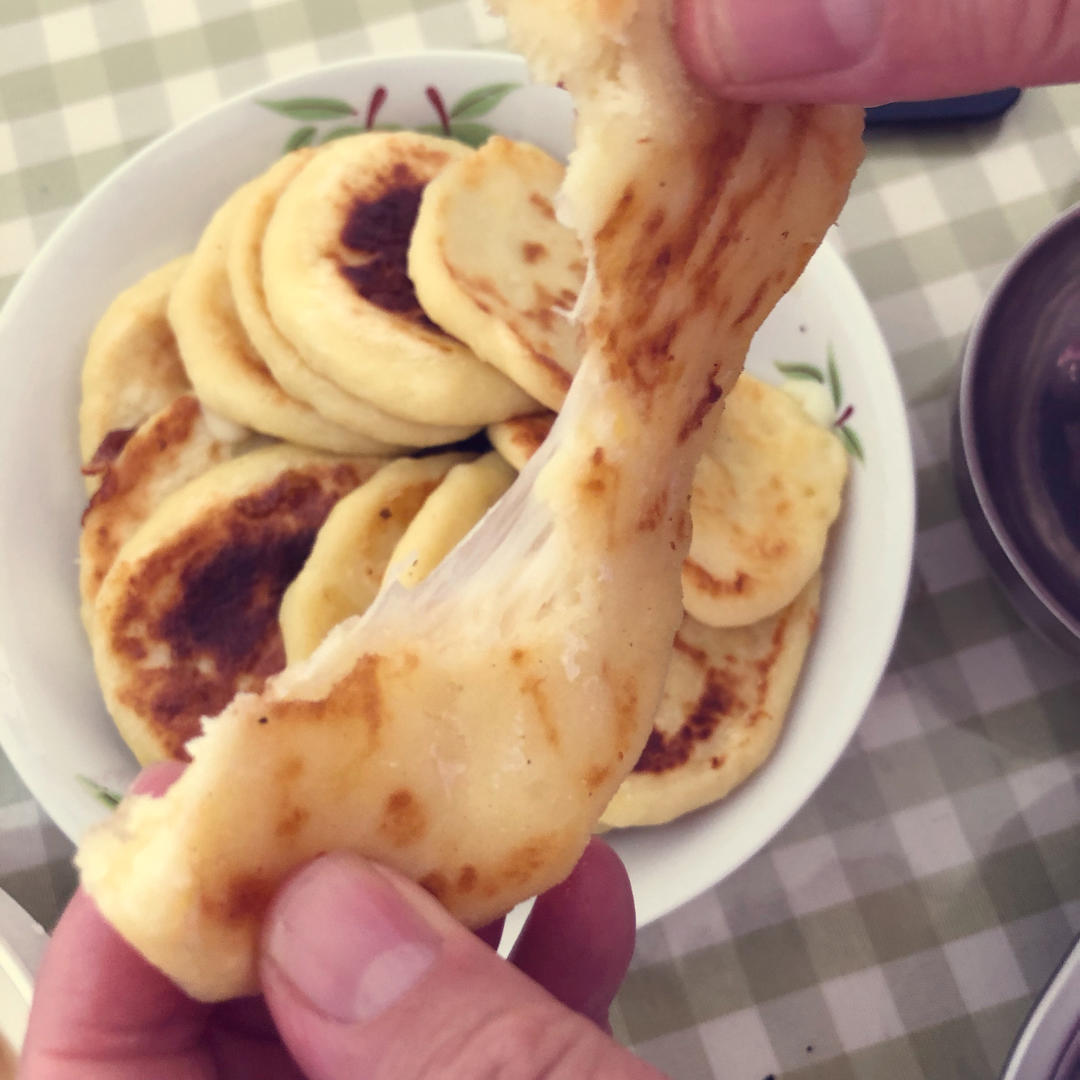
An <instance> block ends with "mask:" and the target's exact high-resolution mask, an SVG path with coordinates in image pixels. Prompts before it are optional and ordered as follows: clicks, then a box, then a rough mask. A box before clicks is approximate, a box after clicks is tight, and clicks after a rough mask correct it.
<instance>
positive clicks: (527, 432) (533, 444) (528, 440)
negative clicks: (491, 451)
mask: <svg viewBox="0 0 1080 1080" xmlns="http://www.w3.org/2000/svg"><path fill="white" fill-rule="evenodd" d="M554 423H555V414H554V413H550V412H545V413H534V414H533V415H532V416H514V417H512V418H511V419H509V420H502V421H500V422H499V423H497V424H489V425H488V429H487V437H488V438H489V439H490V440H491V445H492V446H493V447H495V449H496V450H497V451H498V452H499V454H501V455H502V458H503V460H504V461H506V462H507V463H508V464H509V465H512V466H513V467H514V468H515V469H517V470H518V472H521V470H522V469H524V468H525V462H527V461H528V460H529V458H531V457H532V456H533V454H535V453H536V451H537V450H539V449H540V446H541V444H542V443H543V441H544V440H545V439H546V438H547V437H548V432H549V431H551V425H552V424H554Z"/></svg>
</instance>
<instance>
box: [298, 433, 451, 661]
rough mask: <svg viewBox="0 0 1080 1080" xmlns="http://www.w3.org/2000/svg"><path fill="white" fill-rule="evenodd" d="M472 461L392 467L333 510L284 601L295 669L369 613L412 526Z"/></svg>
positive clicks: (405, 462)
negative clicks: (450, 476)
mask: <svg viewBox="0 0 1080 1080" xmlns="http://www.w3.org/2000/svg"><path fill="white" fill-rule="evenodd" d="M467 460H468V457H467V455H464V454H453V453H450V454H436V455H433V456H431V457H423V458H401V459H400V460H398V461H393V462H390V464H388V465H384V466H383V467H382V468H381V469H380V470H379V471H378V472H377V473H375V475H374V476H372V477H371V478H370V479H369V480H367V481H365V482H364V483H363V484H361V485H360V486H359V487H358V488H357V489H356V490H355V491H353V492H351V493H350V494H349V495H346V496H345V498H343V499H342V500H341V501H340V502H339V503H338V504H337V505H336V506H335V507H334V508H333V510H331V511H330V515H329V516H328V517H327V519H326V521H325V523H324V524H323V526H322V528H320V529H319V534H318V536H317V537H316V538H315V546H314V547H313V548H312V550H311V554H310V555H309V556H308V559H307V561H306V562H305V563H304V568H303V569H302V570H301V571H300V573H299V574H298V575H297V577H296V580H295V581H293V583H292V584H291V585H290V586H289V587H288V589H287V590H286V592H285V595H284V597H283V598H282V601H281V616H280V621H281V633H282V637H283V639H284V642H285V656H286V658H287V659H288V661H289V663H294V662H296V661H297V660H303V659H306V658H307V657H308V656H310V655H311V654H312V653H313V652H314V651H315V650H316V649H317V648H318V646H319V645H320V644H321V643H322V641H323V639H324V638H325V637H326V635H327V634H328V633H329V632H330V631H331V630H332V629H333V628H334V627H335V626H337V625H338V624H339V623H341V622H344V621H345V619H347V618H349V617H350V616H352V615H362V614H363V613H364V612H365V611H367V609H368V607H369V606H370V605H371V602H372V601H373V600H374V599H375V597H376V595H377V594H378V592H379V589H380V588H381V586H382V580H383V575H384V574H385V572H386V568H387V566H388V565H389V563H390V559H391V556H392V555H393V553H394V551H395V549H396V547H397V544H398V541H399V540H400V539H401V537H402V535H403V534H404V533H405V532H406V530H407V529H408V527H409V523H410V522H411V521H412V520H413V518H414V517H415V516H416V514H417V512H418V511H419V510H420V508H421V507H422V506H423V505H424V502H425V500H426V499H428V497H429V496H430V495H431V492H432V491H434V490H435V489H436V488H437V487H438V485H439V484H440V482H441V481H442V480H443V477H445V476H446V474H447V472H448V471H449V470H451V469H452V468H453V467H454V466H455V465H457V464H458V463H459V462H462V461H467Z"/></svg>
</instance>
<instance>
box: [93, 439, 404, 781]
mask: <svg viewBox="0 0 1080 1080" xmlns="http://www.w3.org/2000/svg"><path fill="white" fill-rule="evenodd" d="M381 464H383V462H382V461H381V460H380V459H377V458H340V457H331V456H328V455H323V454H319V453H317V452H315V451H311V450H302V449H299V448H297V447H291V446H274V447H268V448H265V449H261V450H254V451H252V452H251V453H249V454H245V455H243V456H241V457H239V458H236V459H234V460H233V461H228V462H225V463H223V464H220V465H216V466H215V467H214V468H212V469H210V470H209V471H208V472H206V473H204V474H203V475H202V476H200V477H198V478H197V479H195V480H192V481H191V482H190V483H189V484H187V485H185V486H184V487H182V488H181V489H180V490H178V491H175V492H173V494H171V495H170V496H168V498H166V499H164V500H163V501H162V502H161V503H160V505H159V506H158V507H157V509H156V510H155V511H154V513H153V514H152V515H151V516H150V517H149V518H148V519H147V520H146V521H145V522H144V523H143V525H142V526H141V527H140V528H139V529H138V530H137V531H136V532H135V534H134V535H133V536H132V537H131V539H129V540H128V542H127V543H126V544H125V545H124V546H123V548H121V550H120V552H119V554H118V555H117V557H116V560H115V561H114V563H113V565H112V568H111V569H110V570H109V572H108V574H107V575H106V576H105V580H104V581H103V582H102V584H101V588H100V590H99V591H98V598H97V605H96V607H95V611H94V618H93V621H92V625H91V641H92V644H93V648H94V664H95V667H96V669H97V674H98V679H99V682H100V684H101V688H102V692H103V693H104V696H105V702H106V705H107V706H108V708H109V711H110V713H111V714H112V716H113V719H114V720H115V721H116V725H117V727H118V728H119V730H120V734H121V735H122V736H123V738H124V740H125V741H126V742H127V744H128V746H130V747H131V749H132V751H133V752H134V753H135V756H136V757H137V758H138V759H139V760H140V761H141V762H144V763H145V762H148V761H154V760H157V759H161V758H169V757H174V758H183V757H184V756H185V752H184V744H185V743H186V742H187V741H188V740H189V739H190V738H191V737H192V736H194V735H196V734H198V732H199V730H200V727H201V718H202V717H203V716H213V715H214V714H215V713H217V712H218V711H220V710H221V709H222V708H223V707H224V706H225V705H226V704H227V703H228V702H229V701H231V700H232V698H233V697H234V695H235V694H236V693H237V691H242V690H258V689H260V688H261V687H262V685H263V683H264V682H265V680H266V678H267V676H268V675H271V674H273V673H274V672H275V671H278V670H280V669H281V668H282V667H283V666H284V664H285V651H284V648H283V647H282V643H281V634H280V631H279V630H278V607H279V605H280V602H281V596H282V594H283V593H284V591H285V589H286V587H287V586H288V585H289V583H290V582H291V581H292V580H293V578H294V577H296V575H297V574H298V573H299V572H300V569H301V567H302V566H303V565H304V561H305V560H306V559H307V557H308V554H309V552H310V551H311V547H312V545H313V544H314V542H315V536H316V534H317V533H318V530H319V528H320V527H321V525H322V523H323V521H324V520H325V519H326V516H327V514H329V513H330V510H331V508H332V507H333V505H334V504H335V503H336V502H337V501H338V499H340V498H341V497H342V496H343V495H345V494H347V493H348V492H350V491H352V490H353V489H354V488H355V487H357V486H358V485H359V484H361V483H363V482H364V481H365V480H366V479H367V478H368V477H369V476H371V474H372V473H373V472H374V471H375V470H376V468H378V467H379V466H380V465H381Z"/></svg>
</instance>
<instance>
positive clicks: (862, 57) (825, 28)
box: [675, 0, 1080, 105]
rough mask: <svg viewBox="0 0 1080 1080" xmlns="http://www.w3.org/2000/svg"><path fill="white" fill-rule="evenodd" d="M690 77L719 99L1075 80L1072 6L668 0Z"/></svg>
mask: <svg viewBox="0 0 1080 1080" xmlns="http://www.w3.org/2000/svg"><path fill="white" fill-rule="evenodd" d="M675 3H676V25H677V36H678V40H679V45H680V48H681V50H682V53H683V56H684V58H685V60H686V62H687V64H688V66H689V67H690V69H691V71H692V72H693V73H694V74H695V75H696V76H697V77H698V78H699V79H700V80H701V81H702V82H704V83H705V84H706V85H707V86H708V87H710V88H711V89H712V90H714V91H715V92H716V93H718V94H721V95H722V96H725V97H732V98H738V99H742V100H756V101H817V102H826V101H843V102H850V103H853V104H859V105H873V104H879V103H881V102H884V101H903V100H914V99H918V98H937V97H951V96H956V95H960V94H969V93H976V92H978V91H983V90H995V89H999V88H1001V87H1004V86H1034V85H1040V84H1044V83H1054V82H1068V81H1071V80H1073V79H1077V78H1080V48H1078V47H1077V42H1078V41H1080V0H904V2H903V3H898V2H896V0H675Z"/></svg>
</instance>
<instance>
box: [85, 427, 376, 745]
mask: <svg viewBox="0 0 1080 1080" xmlns="http://www.w3.org/2000/svg"><path fill="white" fill-rule="evenodd" d="M338 465H347V466H349V467H350V468H353V469H357V470H359V471H360V473H361V474H364V473H366V474H367V475H370V474H372V473H374V472H375V470H376V469H378V468H380V467H381V466H382V465H383V460H382V459H381V458H374V457H367V458H365V457H356V458H342V457H337V456H334V455H328V454H324V453H321V452H320V451H316V450H310V449H306V448H304V447H299V446H288V445H276V446H269V447H264V448H262V449H257V450H253V451H251V452H250V453H247V454H242V455H240V456H239V457H237V458H234V459H233V460H231V461H226V462H223V463H221V464H219V465H216V466H214V467H213V468H212V469H209V470H207V471H206V472H204V473H202V474H201V475H199V476H197V477H196V478H195V479H193V480H191V481H189V482H188V483H187V484H185V485H184V486H183V487H180V488H178V489H177V490H176V491H173V492H172V493H171V494H170V495H168V496H167V497H166V498H164V499H163V500H162V501H161V502H160V503H159V504H158V506H157V507H156V509H155V511H154V513H153V514H151V515H150V517H148V518H147V519H146V520H145V521H144V522H143V523H142V524H141V525H140V526H139V528H138V529H136V530H135V532H134V533H133V534H132V535H131V537H130V538H129V539H128V540H127V542H126V543H125V544H124V546H123V547H122V548H121V549H120V551H119V553H118V554H117V556H116V558H115V560H114V561H113V564H112V566H111V567H110V569H109V572H108V573H107V574H106V575H105V579H104V581H103V582H102V584H101V587H100V589H99V590H98V595H97V602H96V604H95V606H94V610H93V617H92V620H91V625H90V641H91V646H92V648H93V654H94V668H95V670H96V672H97V676H98V683H99V685H100V687H101V691H102V695H103V697H104V699H105V704H106V707H107V708H108V711H109V713H110V715H111V716H112V718H113V721H114V722H115V724H116V726H117V730H118V731H119V732H120V735H121V737H122V738H123V739H124V741H125V742H126V743H127V745H128V747H129V748H130V749H131V751H132V753H133V754H135V756H136V758H138V760H139V761H140V762H141V763H143V764H147V763H149V762H152V761H158V760H161V759H163V758H165V757H170V756H172V754H173V751H174V747H173V745H172V742H173V740H172V739H171V735H170V732H168V731H159V730H157V729H156V728H154V727H153V726H152V724H151V723H148V720H147V718H145V717H144V716H143V714H142V713H141V712H140V711H139V710H138V708H137V707H134V706H132V705H131V704H129V703H128V700H127V699H128V698H129V697H130V696H131V692H130V688H132V687H134V686H135V685H136V684H138V683H140V682H145V674H146V669H147V667H150V668H153V667H159V666H161V664H162V660H163V658H162V657H161V656H159V655H157V654H156V653H154V652H149V651H148V652H146V653H145V654H144V655H136V656H134V658H131V657H123V656H120V655H118V654H117V653H116V652H115V651H114V646H113V635H114V633H116V632H117V630H118V628H122V627H121V624H120V623H119V622H118V620H120V619H121V618H123V617H124V613H125V612H126V611H127V609H128V606H129V598H130V597H131V596H132V594H133V589H132V585H131V582H132V580H133V579H134V578H136V577H137V576H138V574H139V573H140V570H141V568H142V567H143V566H144V565H146V564H148V563H149V562H151V561H153V560H154V559H155V558H156V557H157V555H158V553H159V552H161V551H162V550H163V549H168V548H170V546H171V545H173V544H175V543H176V542H177V540H178V539H179V538H180V537H182V536H183V535H184V534H185V533H189V532H190V531H191V530H193V529H197V528H198V526H199V525H200V524H201V523H202V522H208V523H209V525H208V527H209V528H212V527H213V524H214V523H215V520H216V519H217V518H218V516H219V515H220V514H221V513H222V512H224V511H226V510H228V509H229V508H230V507H231V506H232V505H233V504H234V503H235V502H236V501H237V500H239V499H244V498H250V497H252V496H258V495H259V493H261V492H264V491H266V490H267V489H269V488H272V487H273V486H274V484H276V483H277V482H278V481H279V480H280V479H281V478H282V477H283V476H285V475H287V474H290V473H299V474H301V475H303V474H305V473H307V474H312V475H318V474H319V473H320V472H323V473H325V472H326V471H327V470H328V469H332V468H334V467H336V466H338ZM202 553H203V552H202V549H201V548H197V549H196V550H195V554H196V556H198V555H201V554H202ZM172 558H173V556H170V560H172ZM189 558H190V556H189V554H188V553H187V551H186V550H185V552H184V553H183V554H182V558H181V562H180V564H178V565H175V566H173V565H172V561H170V566H172V569H171V571H170V572H171V573H172V574H173V575H174V577H182V575H183V572H184V567H185V566H186V565H188V563H187V560H188V559H189ZM218 599H220V598H219V597H215V596H207V597H206V598H205V600H206V603H207V604H209V605H212V604H214V603H215V602H217V601H218ZM212 612H213V609H212V608H210V609H209V610H208V611H207V612H206V613H205V617H206V618H210V617H211V615H212ZM140 617H141V618H142V619H143V620H145V619H146V618H147V617H148V616H147V613H146V612H143V613H142V615H141V616H140ZM149 617H151V618H152V617H153V612H152V611H150V612H149ZM140 672H141V673H142V677H140ZM241 675H243V673H241Z"/></svg>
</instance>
